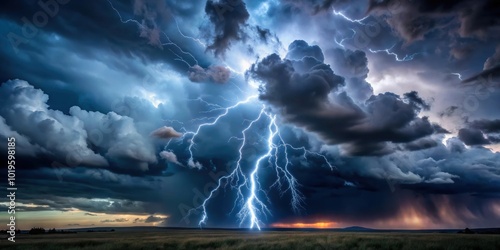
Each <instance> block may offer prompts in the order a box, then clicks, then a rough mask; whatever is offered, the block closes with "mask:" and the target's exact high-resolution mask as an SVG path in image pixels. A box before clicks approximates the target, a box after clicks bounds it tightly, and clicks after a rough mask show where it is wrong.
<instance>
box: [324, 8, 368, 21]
mask: <svg viewBox="0 0 500 250" xmlns="http://www.w3.org/2000/svg"><path fill="white" fill-rule="evenodd" d="M333 14H334V15H335V16H339V17H342V18H343V19H344V20H347V21H349V22H351V23H359V24H364V23H363V21H364V20H365V19H367V18H368V17H369V16H365V17H363V18H361V19H351V18H349V17H347V16H346V15H344V13H342V12H340V11H336V10H333Z"/></svg>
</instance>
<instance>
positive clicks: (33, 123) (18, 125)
mask: <svg viewBox="0 0 500 250" xmlns="http://www.w3.org/2000/svg"><path fill="white" fill-rule="evenodd" d="M0 97H1V98H0V99H1V100H0V115H1V116H2V117H3V118H4V120H5V123H4V124H6V125H8V126H9V127H10V129H11V130H13V131H16V133H17V134H18V135H21V137H20V138H26V139H27V140H24V141H29V142H30V144H31V146H33V147H32V148H30V149H29V150H28V151H27V152H30V151H31V152H37V153H38V154H45V155H51V156H52V157H54V158H55V159H58V160H59V161H63V162H66V159H67V158H71V159H73V160H75V161H77V162H79V163H81V164H88V165H93V166H106V165H108V162H107V160H106V159H105V158H104V157H103V156H101V155H99V154H97V153H95V152H94V151H92V150H91V149H90V148H89V144H88V143H87V141H88V134H87V131H86V130H85V128H84V123H83V122H82V121H81V120H80V119H78V118H76V117H73V116H68V115H65V114H64V113H63V112H61V111H59V110H52V109H49V106H48V105H47V101H48V99H49V96H48V95H46V94H45V93H43V91H41V90H39V89H35V88H34V87H33V86H31V85H30V84H29V83H28V82H26V81H22V80H9V81H7V82H5V83H3V84H2V85H1V86H0ZM13 135H14V134H12V135H11V136H13ZM26 143H27V142H26ZM30 144H25V146H29V145H30ZM20 154H22V152H20ZM75 158H78V159H75Z"/></svg>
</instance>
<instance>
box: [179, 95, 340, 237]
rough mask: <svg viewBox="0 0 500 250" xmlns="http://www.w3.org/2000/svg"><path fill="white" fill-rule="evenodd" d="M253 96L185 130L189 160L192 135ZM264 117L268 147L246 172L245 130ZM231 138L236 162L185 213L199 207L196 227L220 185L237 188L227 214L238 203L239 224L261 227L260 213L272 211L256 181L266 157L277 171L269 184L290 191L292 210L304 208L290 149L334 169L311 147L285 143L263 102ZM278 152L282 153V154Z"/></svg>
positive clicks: (190, 160)
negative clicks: (235, 142) (234, 142)
mask: <svg viewBox="0 0 500 250" xmlns="http://www.w3.org/2000/svg"><path fill="white" fill-rule="evenodd" d="M256 97H257V96H250V97H248V98H247V99H245V100H243V101H240V102H238V103H236V104H235V105H233V106H230V107H228V108H226V109H225V112H223V113H222V114H221V115H219V116H217V117H216V118H215V119H214V121H212V122H210V123H204V124H201V125H200V126H199V127H198V129H197V130H196V131H194V132H186V134H192V135H193V138H192V139H191V143H190V146H189V152H190V159H189V160H188V164H193V163H195V161H194V156H193V151H192V148H193V147H194V145H195V140H194V137H196V136H197V135H198V134H199V133H200V132H201V129H202V128H203V127H205V126H213V125H216V123H217V122H218V121H219V120H220V119H222V118H223V117H224V116H226V115H227V114H228V113H229V112H230V111H231V110H232V109H235V108H237V107H238V106H240V105H242V104H246V103H249V102H250V101H251V100H252V99H254V98H256ZM264 119H265V120H266V121H267V136H266V139H265V144H266V146H267V147H266V148H267V151H266V152H265V153H263V154H261V155H260V156H259V157H258V158H257V160H256V161H255V163H254V164H253V165H252V168H251V170H250V172H249V173H245V170H244V166H243V165H244V164H243V163H242V161H243V159H244V157H245V155H244V152H243V149H244V148H245V147H246V146H247V145H248V138H247V134H248V132H249V131H250V129H251V128H252V127H254V125H255V124H256V123H257V122H260V121H262V120H264ZM232 139H236V140H239V141H241V144H240V147H239V148H238V159H237V160H236V162H235V167H234V169H233V170H232V171H231V172H230V173H229V174H227V175H226V176H223V177H221V178H220V179H219V180H218V183H217V186H216V187H215V188H214V189H213V190H212V191H211V192H210V193H209V195H208V196H207V197H206V199H205V200H204V201H203V203H202V204H201V205H200V206H199V207H196V208H193V209H191V210H189V212H188V213H187V215H186V217H188V216H191V215H192V214H193V213H195V212H196V211H201V214H202V215H201V218H200V220H199V222H198V226H199V227H203V225H206V223H207V220H208V211H207V205H208V203H209V202H210V200H211V199H212V198H214V194H215V193H216V192H218V191H220V190H221V189H225V188H226V187H227V186H228V185H229V186H230V188H231V190H235V192H236V199H235V201H234V205H233V208H232V209H231V212H230V214H231V213H233V211H234V210H235V209H236V208H237V207H240V210H239V211H238V213H237V214H236V216H237V218H238V221H239V225H240V227H241V226H243V224H244V223H248V224H247V227H248V228H250V229H253V228H256V229H258V230H260V229H261V225H263V221H262V219H261V218H262V216H264V217H266V218H267V216H268V215H271V211H270V209H269V208H268V206H267V205H266V202H265V201H269V198H268V197H267V193H266V191H265V190H264V189H263V188H262V185H261V183H260V182H259V170H260V169H261V168H262V165H263V164H264V162H266V161H265V160H266V159H267V163H268V164H269V165H270V166H272V167H273V168H274V169H275V173H276V181H275V182H274V183H273V184H272V185H270V188H273V187H276V188H278V190H279V191H280V195H281V196H283V195H284V194H285V193H286V192H289V193H290V195H291V201H290V205H291V206H292V210H293V211H294V212H295V213H299V212H300V210H301V209H303V203H304V196H303V195H302V193H301V192H300V191H299V187H300V184H299V183H298V181H297V179H296V178H295V177H294V176H293V174H292V173H291V172H290V170H289V167H290V166H292V161H291V160H290V158H289V155H290V154H291V151H301V152H302V157H304V158H305V159H306V160H308V155H309V156H314V157H319V158H321V159H323V160H324V162H325V164H326V165H328V166H329V167H330V169H331V170H333V169H334V166H333V165H331V164H330V163H329V161H328V159H327V158H326V156H325V155H322V154H320V153H317V152H313V151H310V150H308V149H306V148H305V147H294V146H293V145H291V144H288V143H285V141H284V139H283V137H282V136H281V133H280V130H279V126H278V123H277V117H276V115H274V114H272V113H270V112H269V111H267V109H266V106H265V105H263V106H262V108H261V110H260V112H259V115H258V116H257V117H256V118H255V119H253V120H251V121H249V123H248V125H247V126H246V127H245V128H244V129H243V130H242V131H241V137H234V136H233V137H231V138H230V139H229V140H232ZM280 152H281V153H282V154H281V155H280ZM281 163H284V164H281ZM283 186H286V189H282V187H283Z"/></svg>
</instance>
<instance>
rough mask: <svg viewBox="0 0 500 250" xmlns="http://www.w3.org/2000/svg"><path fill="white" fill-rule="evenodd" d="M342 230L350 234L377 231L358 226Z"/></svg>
mask: <svg viewBox="0 0 500 250" xmlns="http://www.w3.org/2000/svg"><path fill="white" fill-rule="evenodd" d="M341 230H342V231H349V232H366V231H376V230H375V229H372V228H366V227H358V226H352V227H345V228H342V229H341Z"/></svg>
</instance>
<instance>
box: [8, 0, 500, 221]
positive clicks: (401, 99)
mask: <svg viewBox="0 0 500 250" xmlns="http://www.w3.org/2000/svg"><path fill="white" fill-rule="evenodd" d="M0 9H1V10H0V34H1V35H2V36H1V37H2V39H0V43H1V44H0V45H1V46H0V55H1V58H2V62H3V64H2V67H0V82H1V85H0V138H1V141H2V143H1V144H0V148H1V150H2V151H1V154H2V157H3V159H6V155H7V138H9V137H15V138H16V175H17V176H16V179H17V186H18V191H17V193H16V199H17V200H16V201H17V202H18V214H17V223H18V224H19V226H20V228H23V229H27V228H30V227H33V226H43V227H57V228H74V227H91V226H92V227H93V226H145V225H155V226H175V227H177V226H180V227H197V226H198V224H199V221H200V220H202V219H203V217H204V212H206V215H207V218H206V220H205V221H204V222H205V223H204V224H203V226H205V227H247V225H249V223H250V222H249V219H250V218H248V217H245V216H244V212H245V202H246V201H247V199H248V197H251V193H252V185H251V184H250V183H253V181H251V180H250V177H251V176H254V177H255V178H254V179H255V181H257V182H258V188H257V189H259V190H258V191H256V195H257V197H258V198H259V201H261V202H262V205H260V204H257V206H260V208H261V209H262V206H265V207H266V208H267V209H268V210H267V209H262V211H263V213H262V214H258V217H259V219H260V220H261V221H260V222H259V223H260V224H259V225H260V226H261V227H300V226H308V227H316V226H318V225H319V226H321V227H324V226H325V225H326V226H328V227H347V226H353V225H357V226H365V227H373V228H403V229H410V228H411V229H418V228H465V227H475V228H478V227H498V225H500V113H499V109H498V107H500V87H499V86H500V13H499V12H500V5H499V3H498V1H493V0H478V1H465V0H464V1H430V0H424V1H409V0H408V1H407V0H382V1H375V0H354V1H345V0H328V1H327V0H324V1H321V0H312V1H305V0H265V1H248V0H247V1H243V0H219V1H215V0H208V1H198V0H193V1H174V0H116V1H111V0H110V1H106V0H102V1H85V2H84V1H77V0H40V1H14V0H12V1H6V2H4V3H3V4H2V8H0ZM273 132H276V134H275V136H274V137H272V135H273ZM270 137H272V138H271V140H269V138H270ZM270 144H272V145H271V146H275V148H274V149H273V148H271V149H272V153H271V154H270V155H269V156H268V157H265V158H264V159H262V157H263V156H266V154H267V153H268V148H269V145H270ZM257 163H258V164H257ZM2 166H4V167H5V168H4V169H6V161H3V163H2ZM279 166H280V167H283V168H286V172H285V171H283V170H280V169H278V167H279ZM235 169H236V170H237V171H236V172H237V175H236V177H237V178H236V177H235V178H224V176H228V175H230V174H231V173H233V172H234V171H235ZM256 169H257V170H258V171H254V170H256ZM253 172H255V175H252V173H253ZM3 176H4V177H2V180H3V181H2V186H3V187H6V185H7V180H6V176H7V175H6V174H5V175H3ZM290 179H292V180H293V182H290ZM245 180H246V181H247V182H244V181H245ZM252 180H253V179H252ZM277 180H278V182H277ZM287 180H288V182H287ZM241 183H243V184H241ZM290 183H295V184H296V185H295V186H293V187H292V186H291V185H290ZM218 185H220V186H219V189H217V191H213V190H214V189H215V188H217V186H218ZM297 194H299V198H300V199H301V202H299V205H298V206H296V205H297V203H295V202H294V201H295V199H294V198H297V196H296V195H297ZM207 198H210V199H209V200H208V202H206V203H203V202H204V200H205V199H207ZM242 201H243V202H242ZM5 205H6V203H5V202H4V203H2V206H3V207H4V211H7V208H6V207H5ZM202 205H205V206H204V207H203V208H202V209H200V206H202ZM264 210H265V211H264ZM266 211H268V212H266ZM241 212H243V214H242V213H241ZM247 212H248V211H247ZM6 215H7V213H6V212H2V217H3V216H6ZM242 215H243V216H242Z"/></svg>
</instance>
